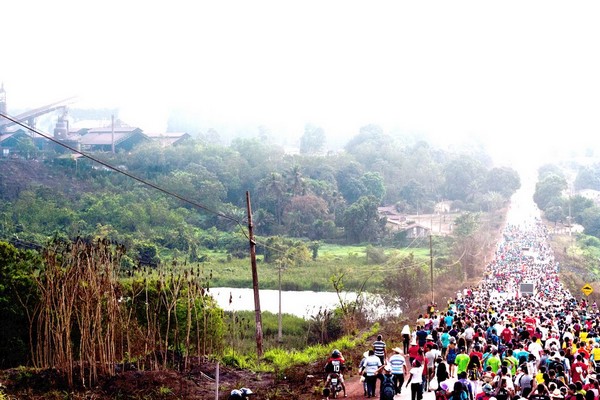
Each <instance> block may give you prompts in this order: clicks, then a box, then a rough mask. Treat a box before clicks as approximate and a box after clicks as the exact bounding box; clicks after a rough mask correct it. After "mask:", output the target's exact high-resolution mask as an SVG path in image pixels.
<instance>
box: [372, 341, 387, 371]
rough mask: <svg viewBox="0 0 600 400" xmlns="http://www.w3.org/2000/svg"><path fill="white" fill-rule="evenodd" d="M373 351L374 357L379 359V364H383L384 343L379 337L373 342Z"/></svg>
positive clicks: (384, 354)
mask: <svg viewBox="0 0 600 400" xmlns="http://www.w3.org/2000/svg"><path fill="white" fill-rule="evenodd" d="M373 351H374V352H375V355H376V356H377V357H379V360H380V361H381V364H382V365H383V364H385V358H386V352H385V342H384V341H383V338H382V336H381V335H377V340H376V341H375V342H373Z"/></svg>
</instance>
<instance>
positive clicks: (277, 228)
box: [0, 125, 520, 382]
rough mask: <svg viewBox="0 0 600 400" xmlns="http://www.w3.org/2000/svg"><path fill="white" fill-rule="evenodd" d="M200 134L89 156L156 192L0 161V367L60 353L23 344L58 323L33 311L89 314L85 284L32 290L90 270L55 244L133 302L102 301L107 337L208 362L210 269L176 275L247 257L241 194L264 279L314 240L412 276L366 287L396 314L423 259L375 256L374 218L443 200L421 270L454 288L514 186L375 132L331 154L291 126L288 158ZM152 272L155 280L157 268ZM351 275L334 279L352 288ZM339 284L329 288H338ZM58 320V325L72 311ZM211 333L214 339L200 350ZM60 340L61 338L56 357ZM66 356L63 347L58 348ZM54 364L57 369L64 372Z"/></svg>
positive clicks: (217, 333)
mask: <svg viewBox="0 0 600 400" xmlns="http://www.w3.org/2000/svg"><path fill="white" fill-rule="evenodd" d="M214 136H215V135H214V133H213V134H210V135H202V136H199V137H198V138H196V139H195V140H191V141H189V142H187V143H184V144H181V145H179V146H176V147H163V146H161V145H160V144H157V143H150V144H148V145H144V146H142V147H139V148H136V149H134V150H133V151H131V152H128V153H118V154H116V155H112V154H96V156H97V157H99V158H101V159H103V160H105V161H106V162H108V163H110V164H111V165H115V166H118V168H119V169H121V170H123V171H126V173H127V174H131V175H133V176H136V177H138V178H140V179H143V180H146V181H147V182H149V183H151V184H152V185H155V186H156V187H160V188H162V191H159V190H156V188H150V187H147V186H145V185H142V184H141V183H139V182H138V181H135V180H133V179H131V178H130V177H127V176H125V175H123V174H120V173H117V172H115V171H111V170H106V169H104V168H100V167H98V165H96V164H94V163H92V162H91V161H90V160H86V159H83V158H80V159H77V160H75V159H72V158H69V157H60V156H59V155H57V154H50V153H46V154H44V159H43V160H42V161H25V160H1V161H0V163H2V164H3V168H2V169H0V177H1V179H0V186H1V189H2V190H1V191H0V193H1V197H0V234H1V235H2V238H3V239H4V240H6V241H9V242H11V243H12V244H13V245H15V246H17V247H18V248H19V250H17V248H15V247H12V246H11V245H8V244H5V246H4V247H2V246H0V250H2V254H0V258H2V259H3V260H4V262H2V263H0V265H2V268H3V272H6V273H5V274H4V273H3V274H2V277H3V278H2V279H3V280H2V279H0V316H2V318H3V319H4V318H5V317H6V318H11V321H12V323H11V324H10V325H7V326H6V329H10V331H11V332H12V333H11V334H10V335H8V336H2V338H3V340H5V343H3V344H4V346H5V347H1V346H0V347H1V348H0V350H1V349H5V350H8V349H15V351H13V353H14V359H8V358H6V363H7V364H11V365H14V364H15V363H18V362H21V361H23V360H24V359H27V358H29V356H28V354H35V357H36V358H35V362H36V363H37V364H39V365H50V364H52V362H51V363H50V364H47V361H48V360H49V357H53V355H54V353H53V349H52V348H43V349H38V348H37V347H35V346H34V345H36V343H62V342H60V341H61V340H65V338H64V337H57V338H51V337H46V336H39V337H38V336H32V337H36V340H35V342H36V343H27V337H28V335H29V334H30V333H28V332H27V331H28V328H31V327H32V326H34V324H33V323H34V322H35V323H36V324H37V323H40V324H42V325H43V326H54V325H52V324H54V323H58V322H60V323H64V322H65V321H64V320H61V321H55V320H53V319H52V318H53V314H52V313H40V312H42V311H48V310H47V309H46V308H39V307H40V305H43V304H48V302H52V301H54V300H55V299H64V298H66V297H68V296H70V295H72V294H73V293H79V292H78V290H82V292H81V293H80V298H81V299H83V300H82V301H83V303H84V304H83V305H85V306H86V307H88V306H89V307H88V308H89V309H90V310H91V309H92V308H91V306H92V304H91V303H90V301H89V300H90V299H91V297H92V296H91V295H89V293H88V292H85V289H86V288H79V287H71V286H68V285H66V284H56V285H54V286H52V288H53V290H54V292H52V293H50V292H44V290H42V288H44V287H46V284H47V283H48V282H50V281H49V280H52V279H59V278H60V273H59V272H60V271H61V270H64V271H70V272H69V273H72V274H73V276H79V275H77V274H84V273H89V274H93V271H84V270H80V269H77V268H74V266H73V265H71V264H68V263H67V264H63V265H61V264H60V263H59V259H60V260H64V261H65V262H66V261H68V260H78V261H77V262H78V263H82V261H81V260H79V259H76V258H73V256H72V255H71V253H70V251H72V250H73V249H74V247H71V246H70V245H68V243H70V242H73V240H75V242H76V243H78V246H82V248H83V249H84V251H88V252H90V254H92V255H93V254H96V252H110V251H114V252H116V253H118V259H117V258H115V259H112V258H111V257H109V256H107V258H106V260H107V261H106V264H105V265H104V267H105V268H107V271H110V274H111V279H113V280H108V281H94V280H93V279H91V278H89V277H90V276H91V275H89V276H87V275H86V276H87V278H85V279H86V281H89V282H90V284H91V283H93V284H94V285H96V286H97V287H98V288H102V290H104V292H103V293H104V295H103V296H105V297H106V298H107V299H109V298H111V296H112V294H114V293H118V295H119V296H122V298H123V299H133V300H127V301H132V303H130V304H131V307H132V308H131V309H130V311H131V312H132V314H129V315H128V314H126V313H125V314H124V313H123V312H124V311H123V309H121V308H119V307H117V306H116V305H115V304H108V303H106V304H104V305H106V306H107V307H109V306H110V307H113V308H110V310H109V311H110V312H111V313H113V314H114V316H115V324H117V325H111V326H109V327H108V329H110V331H111V332H116V331H121V330H122V329H123V327H125V326H128V324H129V325H130V326H134V327H135V329H136V335H137V337H138V338H143V343H144V346H146V350H148V349H156V351H158V352H159V353H160V354H166V352H167V351H168V349H169V348H171V347H170V346H184V347H186V348H188V349H192V348H193V350H194V352H196V354H198V355H201V354H205V353H206V352H207V351H210V349H218V350H219V351H222V349H223V345H224V343H223V335H224V328H223V324H224V322H223V320H222V318H224V317H223V315H221V314H219V312H218V310H216V309H215V307H214V304H212V303H210V302H209V300H208V299H207V293H206V291H205V288H208V287H209V286H210V283H209V281H210V278H211V274H212V272H210V271H203V270H202V268H200V267H197V266H196V267H194V268H192V267H191V266H190V267H186V266H185V265H186V264H185V263H190V265H192V263H194V265H205V264H204V263H210V260H211V257H216V256H215V254H222V255H223V257H220V260H226V261H222V262H224V263H225V262H232V261H233V262H234V261H235V260H236V258H245V257H247V254H248V238H247V237H246V236H245V235H244V233H243V230H244V228H245V224H246V204H245V193H246V191H249V192H250V193H251V196H252V204H253V219H254V223H255V234H256V235H257V237H258V238H259V246H258V252H259V254H260V255H261V256H262V258H261V262H262V263H264V264H265V265H268V266H272V267H273V268H285V267H294V268H302V267H303V266H306V265H309V264H310V263H311V261H315V260H316V259H318V254H319V248H320V246H321V244H322V243H329V244H337V245H350V244H359V243H361V244H363V245H365V244H368V245H369V246H368V250H367V259H368V260H367V263H376V264H381V265H389V267H390V268H393V266H396V265H404V266H407V267H411V268H412V267H414V268H416V269H411V270H402V271H398V273H397V274H395V275H394V276H393V279H392V278H390V280H389V282H386V284H385V285H383V284H382V285H380V286H381V290H382V291H386V290H387V291H392V290H396V291H397V289H398V287H396V286H395V285H396V284H398V285H400V283H402V285H404V286H406V287H411V290H408V289H407V290H406V293H405V296H404V297H399V296H396V297H397V298H396V300H394V301H395V302H396V304H398V305H401V306H406V305H407V304H410V298H411V296H413V295H416V294H417V293H418V290H419V288H420V285H421V284H422V283H419V281H420V279H419V276H420V275H419V272H418V269H421V267H422V263H421V262H420V261H419V260H417V257H416V256H413V255H412V254H411V256H410V257H408V258H403V257H405V256H402V255H399V254H396V253H394V254H392V255H391V256H390V255H388V254H386V252H385V251H384V250H383V247H381V246H383V245H385V246H388V247H389V246H399V245H400V244H401V243H402V244H404V243H405V242H403V239H405V238H403V237H402V234H396V235H392V234H391V232H389V231H388V228H387V227H386V218H385V217H384V216H383V215H382V214H380V213H379V212H378V207H379V206H382V205H393V206H395V208H396V209H397V210H398V212H400V213H405V214H411V213H412V214H423V213H434V212H436V207H435V206H436V204H437V203H438V202H440V201H442V200H445V201H447V202H449V203H451V204H452V206H451V207H452V209H453V210H458V211H459V212H462V213H463V214H464V216H463V217H462V218H459V219H457V220H456V222H455V225H456V230H457V232H459V234H458V235H457V236H456V239H455V238H448V239H440V240H439V241H436V243H435V246H436V248H438V249H440V254H441V255H440V257H439V259H436V267H437V266H439V267H440V270H443V271H444V273H452V274H453V276H456V274H455V273H454V272H455V271H454V270H453V269H452V270H451V269H449V268H460V270H461V273H462V274H464V276H466V277H471V276H473V274H474V269H473V267H474V266H475V264H476V262H477V261H476V260H475V258H476V254H477V251H480V248H481V243H483V242H482V241H483V240H484V239H481V237H480V236H479V235H478V229H479V228H480V227H481V225H482V223H481V219H480V217H479V215H480V213H481V212H482V211H483V212H485V211H490V210H495V209H498V208H501V207H502V206H503V205H505V204H506V202H507V201H508V199H509V197H510V195H512V193H514V191H515V190H516V189H517V188H518V187H519V186H520V180H519V176H518V174H517V173H516V172H515V171H514V170H512V169H510V168H506V167H498V166H494V165H492V164H491V163H490V162H489V159H488V158H487V157H486V156H485V155H483V156H482V155H481V154H480V153H479V152H478V150H477V151H474V150H473V149H471V150H465V151H456V150H453V151H450V150H444V149H439V148H436V147H434V146H433V145H431V144H429V143H427V142H424V141H420V140H415V139H414V138H412V137H411V138H408V137H397V136H392V135H389V134H386V133H385V132H383V130H382V129H381V128H380V127H378V126H376V125H369V126H366V127H364V128H363V129H361V130H360V132H359V133H358V135H356V136H355V137H353V138H352V139H351V140H350V141H349V142H348V143H347V145H346V147H345V149H344V150H343V151H340V152H330V153H327V154H323V152H322V150H323V143H324V139H325V138H324V132H323V130H322V129H321V128H318V127H312V126H307V127H306V131H305V134H304V136H303V139H302V142H301V144H302V148H301V151H300V153H299V154H290V153H286V152H285V151H284V149H283V148H282V147H281V146H279V145H277V144H275V143H272V142H270V141H269V140H267V139H266V138H265V137H260V138H258V137H257V138H238V139H235V140H233V141H232V142H231V144H230V145H222V144H218V143H216V142H214V141H212V139H210V138H211V137H214ZM169 193H174V194H177V195H178V196H180V197H181V198H185V199H187V200H188V201H181V199H177V198H175V197H173V196H171V195H169ZM75 242H74V243H75ZM23 246H33V251H32V252H31V253H30V252H27V251H25V250H22V247H23ZM40 246H42V247H43V248H44V249H49V248H51V249H53V250H52V251H54V252H55V257H54V258H53V257H50V253H47V252H46V250H44V252H43V253H44V255H45V258H40V257H41V255H40V254H37V253H36V251H37V250H39V249H40ZM82 251H83V250H82ZM58 253H60V254H59V257H58V258H56V254H58ZM103 254H106V253H103ZM355 258H356V257H355ZM452 259H454V260H456V259H460V260H461V263H463V264H464V265H459V266H458V267H456V265H457V263H455V262H452V261H451V260H452ZM117 260H118V262H117ZM219 262H221V261H219ZM45 264H47V266H46V267H44V268H42V266H43V265H45ZM165 265H168V267H169V269H170V271H169V272H166V271H165V269H164V268H159V266H165ZM206 265H208V264H206ZM49 266H52V267H53V269H49ZM75 267H76V266H75ZM70 268H74V269H70ZM140 271H144V273H143V274H142V273H141V272H140ZM367 272H368V271H367ZM308 273H310V271H308ZM350 275H351V274H347V275H345V276H348V277H349V278H355V277H350ZM341 276H344V275H343V273H342V275H341ZM52 282H54V283H56V282H57V281H52ZM351 285H354V286H351ZM360 285H364V282H349V285H348V286H347V287H349V288H356V287H363V286H360ZM390 285H391V286H390ZM342 286H343V282H339V285H338V287H342ZM23 288H24V289H23ZM66 288H71V289H69V290H67V291H65V289H66ZM21 289H23V291H25V292H28V293H31V297H29V298H27V299H24V298H21V299H19V298H18V296H17V293H18V292H15V290H17V291H21ZM388 294H389V293H388ZM44 296H51V297H44ZM52 296H54V297H52ZM44 302H46V303H44ZM16 304H21V305H23V304H24V305H25V307H17V306H15V305H16ZM149 306H152V307H154V308H155V309H156V310H157V311H156V312H157V313H158V314H160V318H158V319H156V320H153V319H150V317H149V315H151V314H152V313H151V312H150V311H148V309H147V308H145V307H149ZM63 311H64V312H65V314H64V315H68V314H69V313H70V312H71V311H72V310H71V309H65V310H63ZM77 312H79V311H77ZM80 317H81V318H82V319H81V320H80V323H81V326H71V325H69V326H66V325H65V326H64V329H75V330H77V331H80V332H85V329H86V327H87V323H85V321H88V322H89V321H92V320H91V319H89V318H90V316H89V315H88V314H85V315H83V314H82V315H81V316H80ZM117 317H118V318H117ZM345 317H347V316H345ZM61 318H62V317H61ZM85 318H88V319H85ZM323 318H325V317H323ZM335 318H338V319H337V320H336V321H337V322H336V324H337V325H336V326H338V328H339V316H338V317H336V316H335V315H333V314H332V315H330V316H328V317H327V321H329V322H327V323H323V325H322V326H323V327H324V328H323V329H326V327H327V326H329V323H330V322H331V321H333V320H335ZM348 318H349V317H348ZM97 322H98V323H104V322H106V321H97ZM321 322H323V321H321ZM44 324H45V325H44ZM332 324H333V323H332ZM333 325H335V324H333ZM333 325H332V326H333ZM53 329H54V328H49V330H50V331H52V330H53ZM61 329H63V328H61ZM327 329H329V328H327ZM336 329H337V328H336ZM211 330H212V331H211ZM337 331H340V332H341V330H340V329H337V330H336V332H337ZM182 332H185V334H184V333H182ZM210 332H212V334H211V335H212V336H211V337H214V338H215V340H214V341H208V339H207V338H208V337H209V336H207V335H209V333H210ZM33 333H35V334H36V335H37V334H38V333H37V332H33ZM88 333H89V332H88ZM94 334H95V333H94ZM320 334H321V336H322V337H325V336H327V335H324V334H323V332H320ZM90 335H91V333H90ZM85 339H86V342H85V345H86V346H93V343H94V340H93V337H92V336H86V338H85ZM115 340H118V341H119V346H120V347H119V351H118V352H117V353H118V354H119V357H124V356H125V353H124V352H123V349H124V348H128V347H135V345H134V343H137V342H136V341H135V340H134V339H132V338H129V337H125V336H120V337H118V338H117V337H116V338H115ZM11 341H12V342H11ZM11 343H12V347H11ZM82 343H83V342H82ZM71 344H72V343H70V342H69V341H68V340H66V341H65V342H64V346H65V347H68V345H71ZM77 348H78V347H77V345H76V344H75V347H73V348H72V349H71V350H72V351H76V349H77ZM134 350H135V351H138V353H136V354H137V355H138V356H139V357H142V356H143V355H144V354H145V353H144V351H143V350H141V349H132V350H131V351H130V352H129V354H133V353H131V352H132V351H134ZM44 351H47V353H44ZM115 352H116V350H115V349H113V348H102V349H98V350H97V354H100V356H101V357H104V356H105V355H106V354H110V355H114V353H115ZM2 356H3V357H4V353H2ZM55 361H56V362H57V363H59V364H61V365H63V366H64V365H70V364H69V362H70V361H72V360H66V359H60V360H55ZM94 362H95V360H94ZM161 362H162V363H164V362H165V361H164V358H160V357H158V356H155V358H154V359H153V360H151V363H153V364H152V365H159V364H160V363H161ZM65 363H66V364H65ZM71 372H72V371H71ZM70 379H75V377H74V376H73V375H71V376H70ZM93 380H94V379H91V378H90V381H89V382H92V381H93Z"/></svg>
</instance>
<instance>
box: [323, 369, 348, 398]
mask: <svg viewBox="0 0 600 400" xmlns="http://www.w3.org/2000/svg"><path fill="white" fill-rule="evenodd" d="M342 390H343V389H342V383H341V382H340V376H339V374H337V373H335V372H334V373H331V374H329V376H327V387H326V388H325V389H324V390H323V392H326V393H324V394H325V396H327V398H332V399H335V398H337V397H338V393H339V392H341V391H342Z"/></svg>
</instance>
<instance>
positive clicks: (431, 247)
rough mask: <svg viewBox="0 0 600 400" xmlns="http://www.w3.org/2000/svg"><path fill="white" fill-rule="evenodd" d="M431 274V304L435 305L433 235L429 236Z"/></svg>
mask: <svg viewBox="0 0 600 400" xmlns="http://www.w3.org/2000/svg"><path fill="white" fill-rule="evenodd" d="M429 273H430V275H431V304H432V305H433V304H435V298H434V297H433V242H432V240H431V234H429Z"/></svg>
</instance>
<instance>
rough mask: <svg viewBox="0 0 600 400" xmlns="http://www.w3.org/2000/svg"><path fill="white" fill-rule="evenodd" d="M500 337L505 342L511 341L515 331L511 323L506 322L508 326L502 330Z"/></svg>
mask: <svg viewBox="0 0 600 400" xmlns="http://www.w3.org/2000/svg"><path fill="white" fill-rule="evenodd" d="M500 337H501V338H502V341H503V342H504V343H509V342H510V341H511V340H512V338H513V331H512V329H510V325H509V324H506V328H504V329H503V330H502V332H500Z"/></svg>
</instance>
